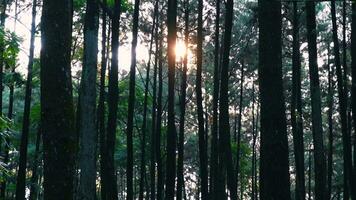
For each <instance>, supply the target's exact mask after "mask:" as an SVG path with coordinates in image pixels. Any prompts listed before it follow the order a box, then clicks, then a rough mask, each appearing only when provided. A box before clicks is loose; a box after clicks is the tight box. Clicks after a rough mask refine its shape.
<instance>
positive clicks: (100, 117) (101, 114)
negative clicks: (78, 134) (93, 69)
mask: <svg viewBox="0 0 356 200" xmlns="http://www.w3.org/2000/svg"><path fill="white" fill-rule="evenodd" d="M103 4H104V6H106V0H104V1H103ZM106 26H107V16H106V12H105V11H104V10H102V32H101V34H102V41H101V48H102V49H101V69H100V88H99V103H98V108H97V129H98V134H99V142H100V144H99V153H100V196H101V200H106V194H107V191H106V190H107V187H106V182H107V179H106V177H107V175H105V173H106V172H107V171H106V170H105V169H106V168H107V167H106V165H107V162H106V159H107V157H106V156H107V155H106V152H107V149H106V148H107V147H106V132H105V112H106V109H105V79H106V68H107V47H108V46H109V45H106V42H107V41H108V38H110V37H107V31H106V28H107V27H106ZM109 33H110V29H109ZM109 33H108V35H109Z"/></svg>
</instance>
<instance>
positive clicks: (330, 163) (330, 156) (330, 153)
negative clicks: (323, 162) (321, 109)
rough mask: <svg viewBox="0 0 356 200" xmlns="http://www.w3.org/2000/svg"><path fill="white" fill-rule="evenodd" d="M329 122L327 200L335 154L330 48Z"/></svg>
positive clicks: (332, 72)
mask: <svg viewBox="0 0 356 200" xmlns="http://www.w3.org/2000/svg"><path fill="white" fill-rule="evenodd" d="M327 64H328V107H329V111H328V122H329V124H328V125H329V149H328V150H329V151H328V170H327V171H328V185H327V189H328V193H327V199H331V192H332V175H333V153H334V147H333V143H334V133H333V107H334V106H333V104H334V81H333V77H334V69H333V68H332V67H331V66H330V62H329V47H328V63H327Z"/></svg>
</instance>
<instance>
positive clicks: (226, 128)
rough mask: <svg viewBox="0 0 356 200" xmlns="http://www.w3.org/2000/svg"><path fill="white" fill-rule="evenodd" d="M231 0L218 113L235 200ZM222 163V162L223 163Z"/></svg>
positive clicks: (227, 20) (231, 190) (228, 3)
mask: <svg viewBox="0 0 356 200" xmlns="http://www.w3.org/2000/svg"><path fill="white" fill-rule="evenodd" d="M233 4H234V2H233V0H227V1H226V11H225V32H224V44H223V46H224V50H223V55H222V57H223V58H222V65H221V77H220V80H221V87H220V109H219V110H220V113H219V133H220V138H219V139H220V141H221V142H220V147H219V148H224V149H223V152H224V155H221V156H222V157H223V159H221V160H222V161H223V162H226V163H225V164H226V171H227V174H228V176H227V185H228V188H229V191H230V198H231V199H232V200H237V184H236V174H235V169H234V167H233V162H232V153H231V142H230V140H231V139H230V125H229V95H228V90H229V85H228V83H229V79H228V77H229V56H230V44H231V32H232V24H233V6H234V5H233ZM223 165H224V164H223ZM220 167H221V168H220V169H219V170H223V168H222V167H223V166H220Z"/></svg>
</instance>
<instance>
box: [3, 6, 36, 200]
mask: <svg viewBox="0 0 356 200" xmlns="http://www.w3.org/2000/svg"><path fill="white" fill-rule="evenodd" d="M36 4H37V0H33V1H32V23H31V39H30V40H31V41H30V52H29V61H28V66H27V81H26V94H25V107H24V116H23V122H22V134H21V144H20V158H19V170H18V175H17V181H16V199H17V200H22V199H24V198H25V189H26V164H27V145H28V134H29V128H30V110H31V92H32V66H33V54H34V49H35V46H34V43H35V32H36V13H37V12H36V8H37V7H36ZM13 69H14V70H13V73H14V72H15V67H14V68H13ZM14 84H15V83H12V85H11V87H12V88H11V89H10V90H11V92H10V94H11V96H10V100H11V102H10V105H9V116H8V117H9V118H10V119H11V118H12V108H13V93H14V88H13V87H14ZM6 154H7V157H8V149H7V152H6ZM4 188H5V186H4Z"/></svg>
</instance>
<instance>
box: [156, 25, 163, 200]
mask: <svg viewBox="0 0 356 200" xmlns="http://www.w3.org/2000/svg"><path fill="white" fill-rule="evenodd" d="M157 26H158V23H157ZM161 34H162V28H161ZM162 40H163V38H162V37H161V38H160V44H159V50H158V56H159V58H158V59H159V60H158V94H157V121H156V131H157V133H156V134H157V135H156V160H157V200H162V199H163V188H164V180H163V176H164V175H163V165H162V155H161V135H162V97H163V95H162V93H163V72H162V71H163V60H162V48H163V45H162V42H163V41H162Z"/></svg>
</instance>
